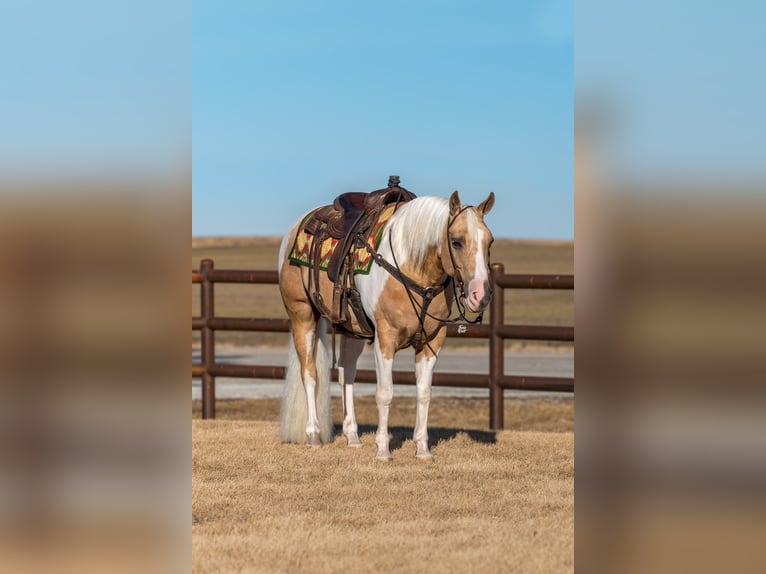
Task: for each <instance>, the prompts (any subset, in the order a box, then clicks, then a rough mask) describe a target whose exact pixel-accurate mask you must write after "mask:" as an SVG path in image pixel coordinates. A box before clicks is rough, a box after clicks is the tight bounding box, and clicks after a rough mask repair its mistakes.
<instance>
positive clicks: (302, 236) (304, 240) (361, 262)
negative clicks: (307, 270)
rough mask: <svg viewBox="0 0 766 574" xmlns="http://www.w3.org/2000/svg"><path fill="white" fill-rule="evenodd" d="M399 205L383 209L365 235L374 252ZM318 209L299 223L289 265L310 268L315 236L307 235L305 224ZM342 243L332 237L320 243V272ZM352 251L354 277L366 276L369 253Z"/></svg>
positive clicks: (369, 260) (363, 249)
mask: <svg viewBox="0 0 766 574" xmlns="http://www.w3.org/2000/svg"><path fill="white" fill-rule="evenodd" d="M400 205H401V203H398V204H397V203H392V204H390V205H387V206H386V207H385V208H383V211H381V213H380V217H378V220H377V221H376V222H375V224H374V225H373V226H372V229H370V232H369V233H368V235H367V241H368V242H369V244H370V245H372V246H373V247H374V248H375V249H376V250H377V249H378V244H379V243H380V238H381V237H382V235H383V228H384V227H385V225H386V223H388V220H389V219H390V218H391V216H392V215H393V214H394V212H395V211H396V209H397V207H399V206H400ZM319 209H322V208H321V207H320V208H318V209H316V210H314V211H312V212H311V213H309V214H308V215H307V216H306V217H305V218H303V221H301V225H300V227H299V228H298V232H297V233H296V235H295V241H294V242H293V248H292V249H291V250H290V255H289V260H290V263H292V264H293V265H301V266H303V267H311V266H312V254H313V253H315V251H314V247H313V245H314V239H315V236H314V235H313V234H312V233H309V232H307V231H306V229H305V227H306V222H308V221H309V220H310V219H311V216H312V215H314V213H316V211H318V210H319ZM342 243H343V240H342V239H334V238H332V237H328V238H327V239H325V240H324V241H322V243H321V244H320V245H319V250H320V251H319V254H320V259H319V261H320V262H319V269H321V270H322V271H327V267H328V266H329V263H330V259H331V258H332V256H333V253H335V250H336V249H339V245H340V244H342ZM351 250H352V255H351V258H352V262H353V273H354V275H359V274H362V275H367V274H369V273H370V269H371V268H372V263H373V258H372V255H371V254H370V252H369V251H367V248H366V247H364V246H362V247H356V246H353V247H352V248H351Z"/></svg>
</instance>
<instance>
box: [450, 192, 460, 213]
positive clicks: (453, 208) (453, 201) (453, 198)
mask: <svg viewBox="0 0 766 574" xmlns="http://www.w3.org/2000/svg"><path fill="white" fill-rule="evenodd" d="M458 211H460V195H458V192H457V190H455V191H453V192H452V195H450V197H449V214H450V217H452V216H454V215H456V214H457V212H458Z"/></svg>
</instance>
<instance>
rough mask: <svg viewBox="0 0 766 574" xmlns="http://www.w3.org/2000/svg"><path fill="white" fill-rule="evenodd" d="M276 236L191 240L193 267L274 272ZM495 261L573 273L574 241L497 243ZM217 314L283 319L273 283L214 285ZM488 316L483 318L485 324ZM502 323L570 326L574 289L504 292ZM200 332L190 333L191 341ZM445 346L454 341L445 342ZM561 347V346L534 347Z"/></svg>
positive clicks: (510, 267) (277, 342) (235, 339)
mask: <svg viewBox="0 0 766 574" xmlns="http://www.w3.org/2000/svg"><path fill="white" fill-rule="evenodd" d="M279 242H280V239H279V238H274V237H252V238H231V239H225V238H221V239H215V238H210V239H201V238H200V239H194V240H193V241H192V268H193V269H198V268H199V264H200V261H201V260H202V259H205V258H210V259H213V261H214V262H215V267H216V268H218V269H276V266H277V257H278V252H279ZM492 261H493V263H502V264H503V265H504V266H505V272H506V273H558V274H562V275H563V274H571V273H574V243H573V242H571V241H531V240H530V241H524V240H510V239H497V240H496V241H495V244H494V245H493V247H492ZM215 295H216V297H215V312H216V315H218V316H227V317H267V318H282V317H286V314H285V311H284V307H283V306H282V299H281V297H280V296H279V289H278V288H277V286H276V285H233V284H216V286H215ZM199 305H200V304H199V285H192V315H195V316H196V315H199V314H200V306H199ZM488 319H489V317H488V316H485V318H484V320H485V321H487V320H488ZM505 321H506V322H507V323H515V324H525V325H573V324H574V293H573V292H572V291H550V290H535V291H532V290H516V289H507V290H506V292H505ZM198 341H199V333H197V332H193V333H192V342H193V343H196V342H198ZM216 342H217V343H223V344H233V345H254V346H258V345H269V346H284V345H285V344H286V343H287V335H286V334H283V333H238V332H219V333H217V334H216ZM447 344H448V345H456V344H458V341H456V340H454V339H448V343H447ZM459 345H460V346H464V347H481V346H485V345H486V343H485V342H483V341H480V340H462V341H459ZM538 346H543V347H546V346H553V347H560V346H561V344H554V343H551V344H538ZM567 346H568V345H567Z"/></svg>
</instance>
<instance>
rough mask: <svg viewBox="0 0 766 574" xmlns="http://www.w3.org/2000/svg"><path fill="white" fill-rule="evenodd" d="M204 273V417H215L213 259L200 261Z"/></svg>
mask: <svg viewBox="0 0 766 574" xmlns="http://www.w3.org/2000/svg"><path fill="white" fill-rule="evenodd" d="M200 271H201V275H202V284H201V289H200V291H201V293H200V307H201V309H200V315H201V316H202V321H203V325H202V368H203V373H202V418H203V419H214V418H215V377H214V376H213V375H212V374H210V369H211V367H212V366H213V364H214V363H215V331H213V329H211V328H210V321H211V320H212V319H213V317H215V296H214V291H213V285H214V284H213V281H211V277H210V275H211V273H212V271H213V260H212V259H203V260H202V262H201V263H200Z"/></svg>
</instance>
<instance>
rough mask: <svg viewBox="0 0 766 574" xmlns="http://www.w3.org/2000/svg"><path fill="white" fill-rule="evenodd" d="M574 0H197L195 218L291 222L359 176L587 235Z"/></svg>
mask: <svg viewBox="0 0 766 574" xmlns="http://www.w3.org/2000/svg"><path fill="white" fill-rule="evenodd" d="M572 26H573V14H572V4H571V2H559V1H553V2H480V3H467V2H444V1H442V2H432V1H421V2H403V1H393V2H385V3H380V2H379V3H371V2H351V1H332V2H309V1H303V2H300V1H289V2H287V1H269V0H260V1H258V2H248V1H240V2H233V1H227V2H220V1H219V2H211V1H204V2H203V1H195V2H194V6H193V36H192V44H193V80H192V86H193V90H192V96H193V199H192V202H193V203H192V207H193V218H192V232H193V234H194V235H281V234H282V233H284V232H285V231H286V230H287V229H288V228H289V226H290V225H291V224H292V223H293V221H294V220H295V219H296V218H297V217H298V216H299V215H300V214H301V213H302V212H304V211H306V210H308V209H309V208H311V207H313V206H317V205H322V204H325V203H329V202H330V201H331V200H332V198H333V197H334V196H335V195H337V194H338V193H341V192H345V191H371V190H373V189H377V188H380V187H384V186H385V183H386V181H387V178H388V176H389V175H390V174H397V175H399V176H401V178H402V184H403V185H404V186H405V187H407V188H408V189H410V191H413V192H414V193H416V194H417V195H441V196H447V195H449V194H450V193H451V192H452V191H453V190H454V189H458V190H459V191H460V193H461V197H463V199H464V201H465V202H466V203H478V202H479V201H481V200H482V199H484V198H485V197H486V195H487V194H488V193H489V192H490V191H494V192H495V194H496V196H497V201H496V206H495V209H494V211H493V212H492V214H490V215H489V216H488V222H489V223H490V226H491V227H492V229H493V231H494V233H495V235H496V236H498V237H520V238H572V237H573V229H574V224H573V181H572V179H573V174H572V163H573V41H572Z"/></svg>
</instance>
